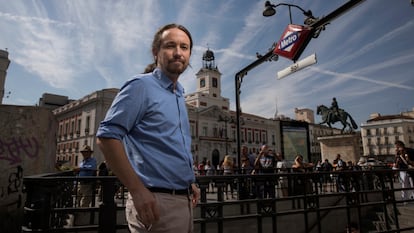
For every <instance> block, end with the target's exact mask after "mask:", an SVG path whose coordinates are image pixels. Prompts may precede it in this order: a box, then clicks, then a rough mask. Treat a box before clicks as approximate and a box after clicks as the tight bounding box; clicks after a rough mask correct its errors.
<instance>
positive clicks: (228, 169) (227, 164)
mask: <svg viewBox="0 0 414 233" xmlns="http://www.w3.org/2000/svg"><path fill="white" fill-rule="evenodd" d="M221 170H222V171H223V175H233V174H234V160H233V158H232V157H231V156H230V155H226V156H224V160H223V163H222V164H221ZM229 187H230V194H231V198H234V193H233V192H234V189H233V181H232V180H226V186H225V187H224V194H225V195H226V198H227V199H229Z"/></svg>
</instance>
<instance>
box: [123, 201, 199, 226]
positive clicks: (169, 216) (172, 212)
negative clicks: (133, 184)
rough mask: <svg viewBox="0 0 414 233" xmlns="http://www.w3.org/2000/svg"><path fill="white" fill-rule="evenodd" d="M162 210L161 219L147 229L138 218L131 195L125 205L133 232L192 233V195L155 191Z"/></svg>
mask: <svg viewBox="0 0 414 233" xmlns="http://www.w3.org/2000/svg"><path fill="white" fill-rule="evenodd" d="M154 196H155V198H156V200H157V203H158V208H159V210H160V219H159V221H158V222H156V223H154V224H153V225H152V228H151V230H150V231H147V230H146V229H145V226H144V224H142V223H141V222H140V221H139V220H138V219H139V216H138V213H137V211H136V209H135V207H134V203H133V201H132V197H131V195H128V200H127V203H126V207H125V213H126V219H127V221H128V227H129V230H130V231H131V233H147V232H152V233H178V232H179V233H192V232H193V208H192V206H191V200H190V197H189V196H187V195H172V194H167V193H154Z"/></svg>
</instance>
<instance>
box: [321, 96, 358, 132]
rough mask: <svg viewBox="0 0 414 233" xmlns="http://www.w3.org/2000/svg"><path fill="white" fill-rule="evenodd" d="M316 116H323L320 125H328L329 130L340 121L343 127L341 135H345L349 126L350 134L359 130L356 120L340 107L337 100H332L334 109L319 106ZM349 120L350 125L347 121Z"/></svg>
mask: <svg viewBox="0 0 414 233" xmlns="http://www.w3.org/2000/svg"><path fill="white" fill-rule="evenodd" d="M316 114H318V115H321V116H322V122H321V123H319V124H327V125H328V126H329V128H332V125H331V124H335V123H336V122H338V121H340V122H341V123H342V125H343V128H342V129H341V133H344V131H345V129H346V127H347V126H348V127H349V129H350V132H352V131H353V130H354V129H357V128H358V125H357V124H356V123H355V121H354V119H353V118H352V117H351V115H349V113H347V112H346V111H345V110H343V109H342V108H339V107H338V103H337V102H336V98H333V99H332V107H331V108H328V107H326V106H325V105H319V106H318V107H317V109H316ZM348 118H349V120H350V123H349V122H348V121H347V120H348Z"/></svg>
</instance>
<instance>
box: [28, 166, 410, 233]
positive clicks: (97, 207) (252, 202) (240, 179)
mask: <svg viewBox="0 0 414 233" xmlns="http://www.w3.org/2000/svg"><path fill="white" fill-rule="evenodd" d="M401 171H403V170H401ZM396 172H399V171H395V170H391V169H377V170H374V169H371V170H363V171H332V172H306V173H294V172H291V173H278V171H277V170H275V172H274V173H272V174H257V175H243V174H235V175H214V176H205V175H199V176H197V182H198V184H199V187H200V189H201V195H202V196H201V201H200V203H199V204H198V206H197V207H196V209H195V211H194V213H195V215H194V224H195V229H196V231H195V232H209V230H212V229H214V232H231V229H233V228H234V227H235V224H233V223H236V222H237V223H238V224H239V225H240V227H241V228H242V229H243V228H249V227H250V228H252V230H253V231H250V232H283V231H282V230H281V227H282V229H283V227H284V226H285V224H286V223H288V222H289V221H294V223H296V224H294V226H291V228H292V227H293V228H292V229H291V231H290V232H331V231H329V229H330V227H331V226H329V223H330V224H331V225H332V222H333V221H332V219H331V217H332V216H335V215H340V216H342V218H341V219H339V220H335V224H338V223H339V224H342V225H343V226H344V227H345V225H346V224H348V223H350V222H357V223H359V224H360V225H361V226H365V225H367V224H366V222H364V221H365V218H366V216H368V215H369V214H372V211H382V213H384V214H383V215H384V216H386V217H385V218H383V219H378V220H371V221H372V222H375V223H376V222H378V225H381V227H382V228H381V231H380V232H404V231H409V230H413V229H414V224H413V225H411V226H406V225H404V226H401V225H400V222H399V218H400V217H401V216H400V215H399V214H398V213H399V210H398V208H400V207H399V206H403V204H404V202H405V201H404V200H401V199H400V194H399V193H400V192H401V191H404V190H407V189H402V188H401V187H399V186H398V180H396V178H395V175H396ZM86 180H88V181H92V182H93V183H94V184H95V185H96V189H95V190H96V192H94V193H93V194H91V195H93V196H94V200H96V201H95V203H93V205H92V206H91V207H88V208H81V207H78V206H77V204H76V203H77V198H78V196H77V194H76V186H77V184H78V183H79V182H80V181H86ZM282 180H283V181H287V184H288V186H287V187H286V189H287V190H285V189H284V188H282V187H281V181H282ZM300 184H302V185H303V186H300ZM24 185H25V190H26V195H27V198H26V203H25V207H24V208H25V214H24V221H23V222H24V223H23V226H22V231H23V232H29V231H31V232H32V231H37V232H50V231H52V230H53V232H70V231H72V232H74V231H76V232H86V231H91V230H93V231H97V232H122V231H125V232H127V230H126V228H127V225H126V221H125V218H124V216H123V212H124V208H125V197H126V194H127V190H126V189H123V188H124V187H123V186H122V185H121V184H120V183H119V181H118V179H117V178H116V177H114V176H107V177H89V178H79V177H75V176H61V174H60V173H59V174H52V175H50V174H48V175H38V176H29V177H25V178H24ZM265 185H270V187H271V189H272V188H273V189H274V191H275V196H274V197H273V196H270V197H268V196H266V197H264V196H260V195H259V193H260V192H261V191H260V190H261V189H260V187H262V186H263V187H264V186H265ZM325 188H326V190H325ZM271 189H270V190H271ZM120 190H121V191H120ZM284 191H287V192H284ZM246 192H248V193H246ZM283 193H284V194H287V195H285V196H283V195H282V194H283ZM99 194H101V196H99ZM117 195H118V196H117ZM231 195H233V198H232V197H231ZM100 198H101V199H100ZM413 206H414V205H413ZM80 213H84V216H86V218H87V220H88V221H86V223H84V224H83V225H76V224H75V225H71V224H68V219H67V217H68V216H70V215H78V214H80ZM381 216H382V215H381ZM282 220H283V221H282ZM379 221H382V222H379ZM230 223H232V224H230ZM327 224H328V225H327ZM236 225H237V224H236ZM335 227H336V229H337V228H338V226H337V225H336V226H335ZM364 230H378V229H375V226H374V224H372V226H371V228H370V229H364Z"/></svg>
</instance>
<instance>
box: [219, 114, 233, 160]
mask: <svg viewBox="0 0 414 233" xmlns="http://www.w3.org/2000/svg"><path fill="white" fill-rule="evenodd" d="M217 121H218V122H224V135H223V136H224V139H225V140H226V155H228V153H229V151H228V140H229V138H228V137H227V122H229V123H232V122H233V119H231V118H230V117H228V116H224V117H223V116H221V115H219V118H218V120H217Z"/></svg>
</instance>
